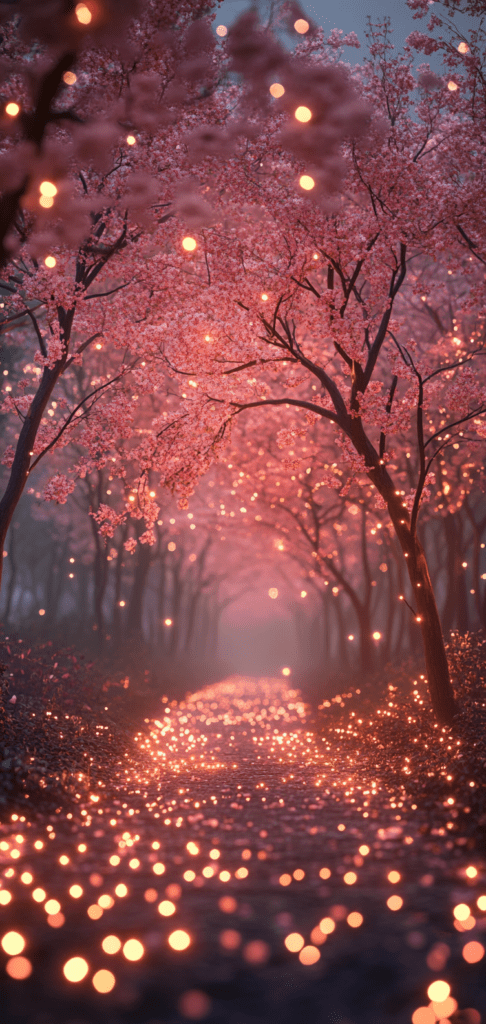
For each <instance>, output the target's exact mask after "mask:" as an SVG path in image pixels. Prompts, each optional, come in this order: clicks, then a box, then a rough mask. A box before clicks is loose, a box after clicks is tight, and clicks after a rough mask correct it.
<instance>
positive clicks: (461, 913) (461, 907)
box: [452, 903, 471, 921]
mask: <svg viewBox="0 0 486 1024" xmlns="http://www.w3.org/2000/svg"><path fill="white" fill-rule="evenodd" d="M452 913H453V914H454V917H455V919H456V921H467V919H468V917H469V915H470V913H471V911H470V909H469V907H468V905H467V903H458V904H457V905H456V906H455V907H454V909H453V911H452Z"/></svg>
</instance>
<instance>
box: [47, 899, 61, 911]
mask: <svg viewBox="0 0 486 1024" xmlns="http://www.w3.org/2000/svg"><path fill="white" fill-rule="evenodd" d="M60 909H61V904H60V903H59V900H47V901H46V903H44V910H45V911H46V913H47V914H58V913H59V911H60Z"/></svg>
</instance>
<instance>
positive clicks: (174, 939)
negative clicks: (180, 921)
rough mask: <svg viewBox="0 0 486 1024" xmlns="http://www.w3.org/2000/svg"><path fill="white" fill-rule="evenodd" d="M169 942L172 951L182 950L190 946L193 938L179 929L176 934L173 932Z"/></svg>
mask: <svg viewBox="0 0 486 1024" xmlns="http://www.w3.org/2000/svg"><path fill="white" fill-rule="evenodd" d="M167 941H168V943H169V946H171V947H172V949H176V950H182V949H187V947H188V946H190V944H191V937H190V935H188V933H187V932H185V931H183V929H182V928H178V929H177V930H176V931H175V932H171V934H170V935H169V938H168V940H167Z"/></svg>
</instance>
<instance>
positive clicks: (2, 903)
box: [0, 889, 45, 907]
mask: <svg viewBox="0 0 486 1024" xmlns="http://www.w3.org/2000/svg"><path fill="white" fill-rule="evenodd" d="M44 896H45V893H44ZM11 899H12V893H10V892H9V891H8V889H2V890H1V891H0V907H6V906H7V903H10V900H11Z"/></svg>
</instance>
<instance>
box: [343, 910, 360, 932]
mask: <svg viewBox="0 0 486 1024" xmlns="http://www.w3.org/2000/svg"><path fill="white" fill-rule="evenodd" d="M346 921H347V922H348V924H349V926H350V927H351V928H359V927H360V925H362V924H363V915H362V914H360V913H359V912H358V911H357V910H353V911H352V912H351V914H348V916H347V918H346Z"/></svg>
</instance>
